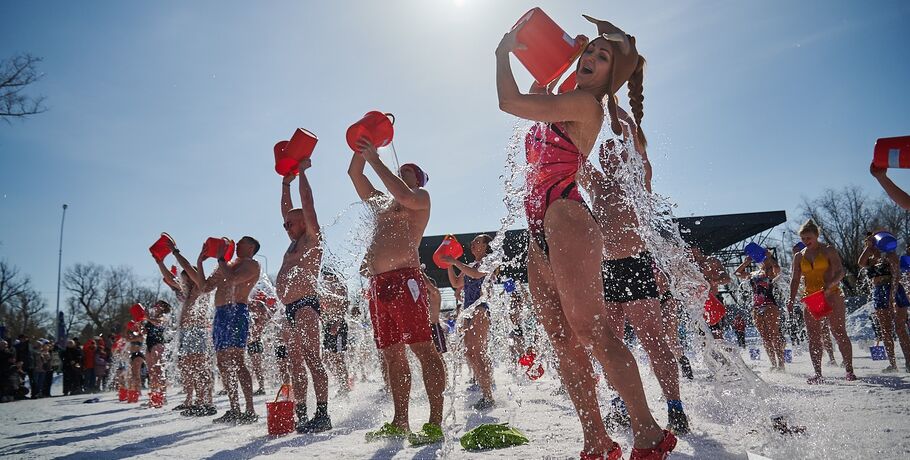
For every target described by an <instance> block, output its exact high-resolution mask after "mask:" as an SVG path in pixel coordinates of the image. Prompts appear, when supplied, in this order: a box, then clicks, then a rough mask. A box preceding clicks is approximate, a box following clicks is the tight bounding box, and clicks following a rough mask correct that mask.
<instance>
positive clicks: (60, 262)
mask: <svg viewBox="0 0 910 460" xmlns="http://www.w3.org/2000/svg"><path fill="white" fill-rule="evenodd" d="M66 208H67V205H65V204H64V205H63V216H62V217H61V218H60V252H59V253H58V256H57V312H56V313H55V314H54V317H55V318H56V319H57V330H58V331H59V330H60V275H61V274H62V273H63V223H64V222H65V221H66ZM61 339H62V337H57V342H59V341H60V340H61Z"/></svg>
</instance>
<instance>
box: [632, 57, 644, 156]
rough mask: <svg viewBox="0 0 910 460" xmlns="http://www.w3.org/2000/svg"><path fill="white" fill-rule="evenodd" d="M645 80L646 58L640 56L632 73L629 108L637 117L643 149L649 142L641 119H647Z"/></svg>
mask: <svg viewBox="0 0 910 460" xmlns="http://www.w3.org/2000/svg"><path fill="white" fill-rule="evenodd" d="M644 79H645V57H644V56H638V64H637V65H636V66H635V71H634V72H632V76H631V77H629V106H630V107H631V108H632V114H633V115H634V116H635V124H636V125H638V129H637V130H636V133H637V135H638V142H639V143H641V146H642V147H647V146H648V141H647V139H645V132H644V131H643V130H642V128H641V119H642V118H644V117H645V108H644V101H645V95H644V93H643V91H644Z"/></svg>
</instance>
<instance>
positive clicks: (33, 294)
mask: <svg viewBox="0 0 910 460" xmlns="http://www.w3.org/2000/svg"><path fill="white" fill-rule="evenodd" d="M26 283H27V285H26V286H25V288H24V289H22V290H21V291H20V292H19V293H18V294H17V295H16V296H15V297H13V299H12V301H11V302H10V308H9V310H8V311H7V312H6V314H5V315H4V316H3V317H2V318H0V319H2V321H3V323H4V324H6V326H7V327H8V328H9V329H10V330H11V331H12V332H13V334H14V335H18V334H27V335H30V336H33V337H34V336H39V335H44V334H46V333H47V328H48V326H49V325H50V324H51V321H50V318H51V315H50V314H49V313H48V311H47V309H46V307H47V303H46V302H45V301H44V298H42V297H41V294H40V293H38V291H36V290H35V289H33V288H32V287H31V286H30V284H29V283H28V282H26Z"/></svg>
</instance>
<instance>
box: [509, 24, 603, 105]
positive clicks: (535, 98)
mask: <svg viewBox="0 0 910 460" xmlns="http://www.w3.org/2000/svg"><path fill="white" fill-rule="evenodd" d="M517 32H518V30H517V29H516V30H514V31H511V32H509V33H507V34H505V36H503V37H502V41H500V42H499V46H498V47H497V48H496V92H497V94H498V95H499V109H500V110H502V111H503V112H506V113H510V114H512V115H515V116H516V117H521V118H524V119H527V120H534V121H543V122H552V121H586V122H593V121H602V120H603V107H602V106H601V105H600V103H599V102H598V101H597V100H595V99H594V98H593V97H591V95H590V94H588V93H585V92H582V91H570V92H568V93H563V94H559V95H550V94H522V93H521V91H520V90H519V89H518V84H517V83H515V76H514V75H513V74H512V63H511V61H510V60H509V53H510V52H512V51H513V50H515V49H524V45H522V44H520V43H517V41H516V37H517Z"/></svg>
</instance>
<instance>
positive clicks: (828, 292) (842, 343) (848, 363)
mask: <svg viewBox="0 0 910 460" xmlns="http://www.w3.org/2000/svg"><path fill="white" fill-rule="evenodd" d="M818 236H819V229H818V226H817V225H815V222H813V221H812V219H809V220H807V221H806V222H805V223H804V224H803V225H802V226H800V228H799V238H800V240H802V242H803V244H805V245H806V247H805V248H804V249H803V250H802V251H799V252H797V253H796V254H795V255H794V256H793V278H792V279H791V280H790V300H789V302H787V311H788V312H789V313H790V314H791V315H792V314H793V304H794V303H795V302H796V294H797V292H798V291H799V282H800V279H802V280H803V281H804V282H805V294H807V295H806V309H805V311H804V314H803V317H804V319H805V321H806V332H808V334H809V355H810V356H811V357H812V367H813V368H814V369H815V376H813V377H810V378H809V379H808V380H807V382H808V383H809V384H810V385H814V384H819V383H824V378H823V377H822V317H821V316H819V317H816V316H815V315H819V314H820V313H819V312H818V311H817V310H815V309H814V304H812V303H810V301H814V298H810V297H811V296H812V295H813V294H815V295H816V297H820V299H819V302H820V304H822V305H820V306H821V307H824V304H827V307H828V308H829V309H830V312H829V313H824V312H823V311H822V312H821V314H822V315H824V314H827V316H828V321H829V324H830V327H831V332H832V333H833V334H834V341H835V342H837V348H838V349H839V350H840V354H841V356H842V357H843V362H844V368H845V369H846V372H847V374H846V379H847V380H848V381H852V380H856V374H854V373H853V348H852V344H851V343H850V336H848V335H847V319H846V312H847V307H846V305H845V304H844V295H843V294H842V293H841V290H840V287H839V285H840V282H841V280H842V279H843V278H844V274H845V271H844V266H843V264H842V263H841V259H840V255H838V254H837V250H836V249H834V246H831V245H830V244H825V243H821V242H819V241H818Z"/></svg>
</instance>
